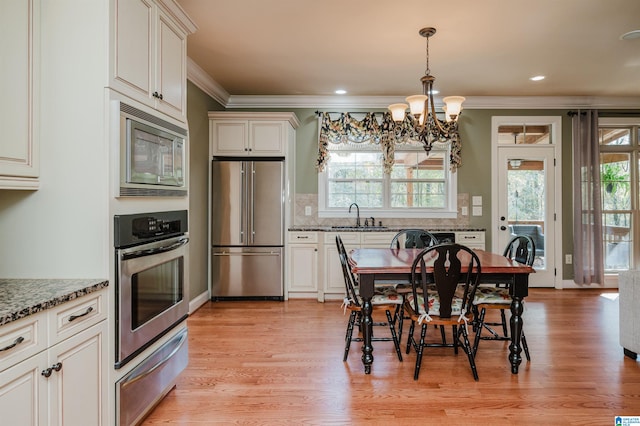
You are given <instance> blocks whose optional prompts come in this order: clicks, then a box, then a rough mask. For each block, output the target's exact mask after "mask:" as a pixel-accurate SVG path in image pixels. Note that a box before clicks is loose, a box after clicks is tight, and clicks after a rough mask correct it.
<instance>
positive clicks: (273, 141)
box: [209, 112, 299, 157]
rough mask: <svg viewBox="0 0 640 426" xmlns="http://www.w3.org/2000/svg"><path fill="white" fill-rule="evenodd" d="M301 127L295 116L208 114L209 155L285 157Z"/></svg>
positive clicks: (290, 114)
mask: <svg viewBox="0 0 640 426" xmlns="http://www.w3.org/2000/svg"><path fill="white" fill-rule="evenodd" d="M298 125H299V122H298V119H297V117H296V116H295V114H293V113H255V112H254V113H245V112H209V136H210V152H211V155H219V156H261V157H269V156H271V157H273V156H275V157H286V156H287V153H288V149H289V148H291V146H290V145H291V144H293V140H294V138H295V133H293V130H294V129H296V128H297V127H298Z"/></svg>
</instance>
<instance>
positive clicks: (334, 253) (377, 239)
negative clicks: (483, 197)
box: [287, 231, 485, 302]
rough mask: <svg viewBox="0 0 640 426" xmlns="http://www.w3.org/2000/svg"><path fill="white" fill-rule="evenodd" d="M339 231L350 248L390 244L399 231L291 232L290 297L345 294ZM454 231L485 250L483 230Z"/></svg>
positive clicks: (464, 241) (470, 244) (463, 241)
mask: <svg viewBox="0 0 640 426" xmlns="http://www.w3.org/2000/svg"><path fill="white" fill-rule="evenodd" d="M336 235H340V238H341V239H342V242H343V244H344V246H345V249H346V250H347V252H349V251H351V250H353V249H356V248H388V247H389V246H390V244H391V240H392V239H393V237H394V236H395V235H396V232H395V231H389V232H378V231H375V232H372V231H369V232H366V231H365V232H304V231H293V232H289V239H288V241H289V246H288V249H287V262H288V267H287V270H288V280H287V282H288V287H287V290H288V297H289V298H310V297H313V296H314V295H315V294H317V295H318V301H320V302H323V301H324V300H325V299H332V300H336V299H342V298H343V297H344V294H345V289H344V277H343V274H342V265H341V264H340V258H339V257H338V249H337V247H336ZM455 235H456V242H458V243H460V244H463V245H466V246H467V247H469V248H472V249H481V250H484V247H485V236H484V231H455Z"/></svg>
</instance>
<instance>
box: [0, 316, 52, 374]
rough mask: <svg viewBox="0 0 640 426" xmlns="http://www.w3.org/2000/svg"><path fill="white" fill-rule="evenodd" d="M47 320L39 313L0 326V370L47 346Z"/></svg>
mask: <svg viewBox="0 0 640 426" xmlns="http://www.w3.org/2000/svg"><path fill="white" fill-rule="evenodd" d="M46 322H47V315H46V313H39V314H34V315H30V316H28V317H26V318H22V319H20V320H17V321H14V322H10V323H9V324H6V325H3V326H2V327H0V371H2V370H5V369H7V368H8V367H11V366H12V365H15V364H17V363H18V362H20V361H22V360H24V359H26V358H28V357H30V356H32V355H35V354H37V353H38V352H40V351H42V350H44V349H46V348H47V326H46Z"/></svg>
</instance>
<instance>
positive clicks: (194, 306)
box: [189, 290, 209, 314]
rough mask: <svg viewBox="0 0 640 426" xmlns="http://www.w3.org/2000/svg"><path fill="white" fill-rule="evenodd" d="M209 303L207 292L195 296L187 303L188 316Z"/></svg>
mask: <svg viewBox="0 0 640 426" xmlns="http://www.w3.org/2000/svg"><path fill="white" fill-rule="evenodd" d="M208 301H209V290H207V291H205V292H203V293H202V294H200V295H198V296H196V297H194V298H193V300H191V301H190V302H189V314H192V313H194V312H195V311H197V310H198V308H199V307H200V306H202V305H204V304H205V303H207V302H208Z"/></svg>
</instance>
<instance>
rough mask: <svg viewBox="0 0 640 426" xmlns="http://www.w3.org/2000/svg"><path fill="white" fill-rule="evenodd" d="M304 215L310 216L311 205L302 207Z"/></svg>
mask: <svg viewBox="0 0 640 426" xmlns="http://www.w3.org/2000/svg"><path fill="white" fill-rule="evenodd" d="M304 215H305V216H311V206H305V207H304Z"/></svg>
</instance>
